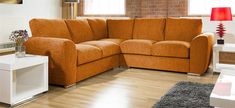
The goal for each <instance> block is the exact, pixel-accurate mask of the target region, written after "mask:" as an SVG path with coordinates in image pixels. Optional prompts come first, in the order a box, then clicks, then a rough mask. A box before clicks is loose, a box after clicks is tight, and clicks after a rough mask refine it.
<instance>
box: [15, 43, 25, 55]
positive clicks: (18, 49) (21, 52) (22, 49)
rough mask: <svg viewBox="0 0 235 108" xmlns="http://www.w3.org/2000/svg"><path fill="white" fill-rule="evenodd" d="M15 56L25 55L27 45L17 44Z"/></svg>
mask: <svg viewBox="0 0 235 108" xmlns="http://www.w3.org/2000/svg"><path fill="white" fill-rule="evenodd" d="M15 56H16V57H17V58H22V57H25V46H24V45H17V46H16V47H15Z"/></svg>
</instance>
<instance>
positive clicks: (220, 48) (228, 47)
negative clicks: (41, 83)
mask: <svg viewBox="0 0 235 108" xmlns="http://www.w3.org/2000/svg"><path fill="white" fill-rule="evenodd" d="M220 52H230V53H231V52H232V53H235V44H226V43H225V44H224V45H219V44H215V45H214V46H213V72H221V70H222V69H231V70H235V65H234V64H226V63H220V62H219V61H220V60H219V54H220Z"/></svg>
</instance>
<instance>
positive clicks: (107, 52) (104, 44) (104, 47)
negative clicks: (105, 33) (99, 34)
mask: <svg viewBox="0 0 235 108" xmlns="http://www.w3.org/2000/svg"><path fill="white" fill-rule="evenodd" d="M82 44H86V45H92V46H95V47H98V48H99V49H100V50H101V51H102V57H108V56H111V55H115V54H120V52H121V50H120V47H119V45H117V44H115V43H113V42H108V41H87V42H83V43H82Z"/></svg>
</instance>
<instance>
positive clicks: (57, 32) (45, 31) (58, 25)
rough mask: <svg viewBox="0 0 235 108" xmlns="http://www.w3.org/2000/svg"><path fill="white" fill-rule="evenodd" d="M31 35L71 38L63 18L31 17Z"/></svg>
mask: <svg viewBox="0 0 235 108" xmlns="http://www.w3.org/2000/svg"><path fill="white" fill-rule="evenodd" d="M29 25H30V29H31V32H32V36H33V37H54V38H66V39H71V36H70V33H69V30H68V28H67V26H66V24H65V22H64V20H59V19H58V20H56V19H53V20H52V19H32V20H31V21H30V22H29Z"/></svg>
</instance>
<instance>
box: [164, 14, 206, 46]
mask: <svg viewBox="0 0 235 108" xmlns="http://www.w3.org/2000/svg"><path fill="white" fill-rule="evenodd" d="M201 32H202V20H201V19H186V18H178V19H177V18H168V19H167V20H166V29H165V40H180V41H188V42H191V41H192V39H193V38H194V37H195V36H197V35H199V34H200V33H201Z"/></svg>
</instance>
